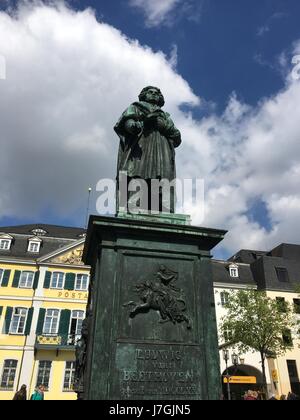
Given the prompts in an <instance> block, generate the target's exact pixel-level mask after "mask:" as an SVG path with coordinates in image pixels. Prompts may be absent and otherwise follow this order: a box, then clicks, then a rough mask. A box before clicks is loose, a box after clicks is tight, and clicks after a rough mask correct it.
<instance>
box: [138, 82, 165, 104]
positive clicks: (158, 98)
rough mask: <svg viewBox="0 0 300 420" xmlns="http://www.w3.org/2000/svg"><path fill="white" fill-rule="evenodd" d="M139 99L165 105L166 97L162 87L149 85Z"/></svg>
mask: <svg viewBox="0 0 300 420" xmlns="http://www.w3.org/2000/svg"><path fill="white" fill-rule="evenodd" d="M139 100H140V101H143V102H149V103H151V104H152V103H153V104H156V105H159V106H160V107H162V106H164V104H165V98H164V97H163V94H162V93H161V91H160V89H159V88H157V87H155V86H147V87H145V88H144V89H143V90H142V92H141V93H140V95H139Z"/></svg>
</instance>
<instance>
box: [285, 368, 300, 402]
mask: <svg viewBox="0 0 300 420" xmlns="http://www.w3.org/2000/svg"><path fill="white" fill-rule="evenodd" d="M286 362H287V368H288V372H289V378H290V384H291V389H292V392H294V393H295V394H296V395H299V393H300V383H299V375H298V369H297V362H296V360H287V361H286Z"/></svg>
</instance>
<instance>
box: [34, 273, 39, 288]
mask: <svg viewBox="0 0 300 420" xmlns="http://www.w3.org/2000/svg"><path fill="white" fill-rule="evenodd" d="M39 279H40V272H39V271H36V272H35V273H34V281H33V290H36V289H37V288H38V285H39Z"/></svg>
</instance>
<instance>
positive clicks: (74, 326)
mask: <svg viewBox="0 0 300 420" xmlns="http://www.w3.org/2000/svg"><path fill="white" fill-rule="evenodd" d="M84 317H85V314H84V311H72V319H71V327H70V340H71V343H70V344H72V345H74V344H75V343H76V341H77V340H78V339H79V338H80V337H81V329H82V323H83V320H84Z"/></svg>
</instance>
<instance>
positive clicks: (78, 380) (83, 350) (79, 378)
mask: <svg viewBox="0 0 300 420" xmlns="http://www.w3.org/2000/svg"><path fill="white" fill-rule="evenodd" d="M88 334H89V318H86V319H85V320H84V321H83V323H82V330H81V338H80V339H79V340H78V341H77V343H76V346H75V354H76V363H75V385H74V390H75V392H77V394H78V399H81V396H82V395H83V392H84V373H85V368H86V355H87V340H88Z"/></svg>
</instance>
